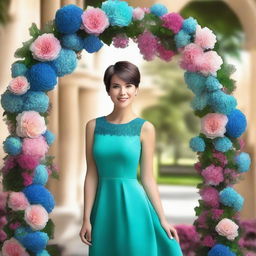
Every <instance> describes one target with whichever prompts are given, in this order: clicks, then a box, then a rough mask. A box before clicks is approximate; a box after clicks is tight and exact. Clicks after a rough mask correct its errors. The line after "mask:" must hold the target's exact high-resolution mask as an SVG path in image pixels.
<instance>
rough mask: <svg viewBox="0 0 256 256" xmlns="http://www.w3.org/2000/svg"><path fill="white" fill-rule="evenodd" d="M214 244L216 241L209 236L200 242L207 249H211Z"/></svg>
mask: <svg viewBox="0 0 256 256" xmlns="http://www.w3.org/2000/svg"><path fill="white" fill-rule="evenodd" d="M215 243H216V240H215V239H213V238H212V236H211V235H207V236H205V237H204V239H203V241H202V244H203V246H207V247H213V246H214V245H215Z"/></svg>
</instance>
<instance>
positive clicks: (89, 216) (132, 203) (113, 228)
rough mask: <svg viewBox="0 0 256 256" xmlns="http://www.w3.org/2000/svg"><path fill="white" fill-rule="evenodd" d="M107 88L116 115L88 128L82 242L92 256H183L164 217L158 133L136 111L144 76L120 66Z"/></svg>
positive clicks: (110, 72)
mask: <svg viewBox="0 0 256 256" xmlns="http://www.w3.org/2000/svg"><path fill="white" fill-rule="evenodd" d="M104 83H105V86H106V91H107V93H108V95H109V96H110V98H111V100H112V101H113V103H114V110H113V111H112V113H110V114H109V115H108V116H101V117H98V118H96V119H92V120H90V121H88V122H87V124H86V161H87V173H86V178H85V183H84V218H83V225H82V228H81V231H80V238H81V240H82V242H84V243H85V244H87V245H89V256H103V255H104V256H160V255H161V256H180V255H182V252H181V248H180V245H179V237H178V234H177V231H176V230H175V228H174V227H173V226H172V225H170V224H169V223H168V222H167V220H166V218H165V216H164V212H163V207H162V205H161V201H160V197H159V191H158V188H157V185H156V182H155V180H154V176H153V155H154V148H155V128H154V126H153V125H152V123H150V122H149V121H146V120H144V119H142V118H140V117H139V116H137V115H136V114H134V112H133V109H132V103H133V100H134V98H135V96H136V95H137V94H138V88H139V83H140V72H139V70H138V68H137V66H135V65H134V64H132V63H130V62H128V61H119V62H117V63H115V65H111V66H109V67H108V68H107V69H106V71H105V74H104ZM139 163H140V167H141V168H140V169H141V184H142V185H141V184H140V183H139V181H138V180H137V168H138V164H139Z"/></svg>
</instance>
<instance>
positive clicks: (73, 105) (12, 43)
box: [0, 0, 256, 256]
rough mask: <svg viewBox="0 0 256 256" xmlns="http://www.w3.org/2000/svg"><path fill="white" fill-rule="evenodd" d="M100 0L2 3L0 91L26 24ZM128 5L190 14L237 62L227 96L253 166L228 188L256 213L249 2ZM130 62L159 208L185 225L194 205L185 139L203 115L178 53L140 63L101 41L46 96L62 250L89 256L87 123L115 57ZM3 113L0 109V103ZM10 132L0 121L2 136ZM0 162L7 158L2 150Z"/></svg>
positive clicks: (104, 106) (247, 212) (149, 0)
mask: <svg viewBox="0 0 256 256" xmlns="http://www.w3.org/2000/svg"><path fill="white" fill-rule="evenodd" d="M95 2H99V1H98V0H90V1H82V0H54V1H52V0H0V56H1V58H0V93H1V94H2V93H3V92H4V91H5V89H6V87H7V85H8V83H9V81H10V80H11V71H10V67H11V64H12V63H13V62H14V61H15V60H16V59H15V58H14V52H15V50H16V49H17V48H19V47H21V46H22V42H25V41H27V40H28V39H29V38H30V36H29V30H28V29H29V27H30V26H31V23H32V22H35V23H36V24H37V26H38V27H42V26H43V25H44V24H45V23H46V22H47V21H49V20H52V19H53V18H54V16H55V12H56V10H57V9H59V8H60V7H61V6H64V5H66V4H76V5H78V6H80V7H81V8H86V6H87V5H93V3H95ZM127 2H128V3H129V4H130V5H131V6H133V7H137V6H140V7H150V6H151V5H153V4H154V3H161V4H164V5H165V6H166V7H167V8H168V10H169V12H179V13H180V14H181V15H182V16H183V17H184V18H187V17H189V16H192V17H194V18H195V19H197V21H198V23H199V24H200V25H201V26H202V27H205V26H206V27H208V28H210V29H211V30H213V32H214V33H215V34H216V36H217V39H218V43H217V44H216V45H215V48H214V49H215V50H217V51H218V53H219V54H220V55H221V57H222V58H223V59H225V60H226V61H227V62H228V63H229V64H233V65H235V67H236V72H235V73H234V74H233V77H232V78H233V79H234V80H236V81H237V83H236V86H237V89H236V90H235V92H234V96H235V97H236V99H237V101H238V106H237V108H238V109H240V110H241V111H242V112H243V113H244V114H245V115H246V117H247V121H248V126H247V130H246V132H245V133H244V134H243V135H242V138H243V139H244V140H245V148H244V149H243V151H245V152H248V153H249V154H250V155H251V158H252V165H251V170H250V171H249V172H247V173H245V174H243V177H244V178H243V180H242V181H241V182H240V183H239V184H237V185H236V186H235V188H236V189H237V190H238V192H239V193H240V194H241V195H242V196H243V197H244V198H245V204H244V208H243V210H242V212H241V217H242V218H243V219H249V218H256V166H255V159H256V158H255V153H256V132H255V131H256V118H255V112H254V110H255V109H256V100H255V99H254V98H253V97H255V96H256V87H255V84H254V81H253V74H254V73H256V33H255V28H256V0H227V1H208V0H204V1H203V0H202V1H189V0H179V1H170V0H159V1H155V0H140V1H136V0H133V1H127ZM120 60H128V61H131V62H133V63H134V64H136V65H137V66H138V67H139V69H140V71H141V76H142V79H141V83H140V88H139V93H138V96H137V97H136V99H135V102H134V112H135V113H136V114H137V115H139V116H141V117H142V118H144V119H146V120H149V121H150V122H152V123H153V124H154V125H155V128H156V136H157V140H156V154H155V157H154V172H155V177H156V180H157V183H158V185H159V191H160V194H161V199H162V203H163V206H164V211H165V213H166V216H167V218H168V220H169V221H170V223H172V224H180V223H184V224H192V223H193V221H194V220H195V213H194V207H196V206H197V205H198V204H197V201H198V199H199V195H198V193H197V188H196V185H197V184H198V183H199V182H200V177H199V176H198V175H197V173H196V171H195V170H194V167H193V165H194V163H195V162H196V161H197V158H196V154H195V153H194V152H192V151H191V149H190V148H189V140H190V138H191V137H193V136H196V135H198V134H199V130H200V126H199V125H200V122H199V121H200V120H199V118H198V117H196V116H194V115H193V111H192V108H191V107H190V101H191V100H192V96H193V95H192V92H191V91H190V90H188V89H187V86H186V84H185V82H184V79H183V73H184V71H183V70H182V69H180V68H179V65H178V61H179V59H178V57H176V58H174V59H173V60H172V61H171V62H169V63H166V62H164V61H162V60H160V59H157V58H156V59H155V60H153V61H151V62H147V61H145V60H143V58H142V56H141V55H140V53H139V49H138V48H137V45H136V44H134V43H133V42H132V41H131V40H130V42H129V47H128V48H125V49H117V48H115V47H113V46H112V45H110V46H107V45H105V46H104V47H102V48H101V49H100V51H98V52H97V53H94V54H89V53H87V52H86V51H83V53H82V58H81V59H80V61H79V65H78V67H77V69H76V71H75V72H73V73H72V74H71V75H68V76H65V77H62V78H60V79H59V81H58V86H56V88H55V90H54V91H51V92H50V93H49V94H48V95H49V97H50V100H51V102H52V112H51V115H50V118H49V120H50V123H49V125H48V129H49V130H51V131H52V132H53V133H54V134H55V135H56V140H55V142H54V144H53V145H52V146H51V148H50V151H49V154H50V155H53V156H55V163H56V164H57V166H58V169H59V176H60V179H59V180H55V179H54V180H53V179H51V180H49V181H48V184H47V185H46V187H47V188H48V189H49V190H50V191H51V192H52V193H53V195H54V198H55V201H56V206H55V208H54V210H53V212H52V213H51V216H50V217H51V218H52V220H53V221H54V223H55V226H56V227H55V239H54V240H52V241H50V243H58V244H59V245H60V246H61V248H62V250H63V255H69V256H70V255H77V256H78V255H86V253H87V250H88V246H86V245H85V244H83V243H82V242H81V241H80V238H79V231H80V228H81V225H82V217H83V212H82V211H83V184H84V178H85V174H86V160H85V125H86V122H87V121H88V120H90V119H92V118H95V117H98V116H102V115H108V114H109V113H110V112H111V111H112V109H113V105H112V101H111V100H110V98H109V96H108V95H107V93H106V91H105V86H104V83H103V74H104V71H105V69H106V68H107V67H108V66H109V65H111V64H114V63H115V62H116V61H120ZM0 113H1V115H2V114H3V109H2V108H1V109H0ZM8 135H9V133H8V130H7V127H6V125H5V123H4V122H3V121H1V122H0V139H1V141H2V142H3V141H4V140H5V138H6V137H7V136H8ZM0 156H1V159H0V164H1V165H2V163H3V160H2V158H3V157H4V156H5V153H4V151H3V149H2V148H1V149H0Z"/></svg>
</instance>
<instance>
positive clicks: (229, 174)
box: [223, 168, 240, 185]
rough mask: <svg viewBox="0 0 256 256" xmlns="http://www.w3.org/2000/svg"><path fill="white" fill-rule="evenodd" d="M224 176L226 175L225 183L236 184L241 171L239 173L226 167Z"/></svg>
mask: <svg viewBox="0 0 256 256" xmlns="http://www.w3.org/2000/svg"><path fill="white" fill-rule="evenodd" d="M223 173H224V177H225V184H226V185H230V184H235V183H236V179H237V178H238V177H239V175H240V173H237V172H236V170H234V169H230V168H225V169H224V170H223Z"/></svg>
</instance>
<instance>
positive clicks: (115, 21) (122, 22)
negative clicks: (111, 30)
mask: <svg viewBox="0 0 256 256" xmlns="http://www.w3.org/2000/svg"><path fill="white" fill-rule="evenodd" d="M101 9H102V10H103V11H104V12H105V13H106V14H107V16H108V19H109V22H110V24H111V25H112V26H119V27H124V26H128V25H129V24H130V23H131V21H132V16H133V8H132V7H131V6H129V5H128V3H127V2H125V1H119V0H108V1H105V2H103V3H102V4H101Z"/></svg>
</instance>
